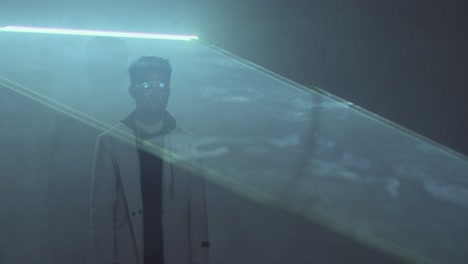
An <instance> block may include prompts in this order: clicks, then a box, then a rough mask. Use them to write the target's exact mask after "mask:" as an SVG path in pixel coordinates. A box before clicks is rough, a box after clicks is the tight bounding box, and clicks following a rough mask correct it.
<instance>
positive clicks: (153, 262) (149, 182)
mask: <svg viewBox="0 0 468 264" xmlns="http://www.w3.org/2000/svg"><path fill="white" fill-rule="evenodd" d="M139 153H140V166H141V192H142V199H143V230H144V233H143V236H144V238H143V240H144V263H145V264H163V263H164V247H163V233H162V218H161V216H162V195H161V192H162V160H161V159H160V158H158V157H155V156H153V155H151V154H149V153H148V152H146V151H144V150H139Z"/></svg>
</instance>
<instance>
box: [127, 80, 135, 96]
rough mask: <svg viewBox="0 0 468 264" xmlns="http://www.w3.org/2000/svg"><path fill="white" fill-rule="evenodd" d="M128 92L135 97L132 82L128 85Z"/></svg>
mask: <svg viewBox="0 0 468 264" xmlns="http://www.w3.org/2000/svg"><path fill="white" fill-rule="evenodd" d="M128 93H129V94H130V96H131V97H132V98H133V99H135V88H134V87H133V85H132V84H130V86H129V87H128Z"/></svg>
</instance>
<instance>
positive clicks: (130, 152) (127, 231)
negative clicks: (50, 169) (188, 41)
mask: <svg viewBox="0 0 468 264" xmlns="http://www.w3.org/2000/svg"><path fill="white" fill-rule="evenodd" d="M171 72H172V69H171V66H170V64H169V62H168V61H167V60H165V59H162V58H160V57H156V56H143V57H141V58H139V59H138V60H136V61H135V62H133V63H132V65H131V66H130V68H129V73H130V81H131V84H130V87H129V93H130V95H131V96H132V97H133V98H134V99H135V102H136V109H135V111H134V112H133V113H131V114H130V115H129V116H128V117H127V118H125V119H124V120H123V121H122V122H121V123H120V124H118V125H116V126H115V127H113V128H112V129H110V130H109V131H106V132H104V133H103V134H101V135H99V137H98V139H97V145H96V154H95V161H94V171H93V178H92V187H91V219H92V231H93V238H94V248H95V253H96V261H97V264H110V263H118V264H133V263H135V264H163V263H164V264H192V263H193V264H205V263H208V248H209V242H208V225H207V213H206V198H205V183H204V180H203V178H202V177H200V176H198V175H194V174H190V173H189V172H188V171H187V170H184V169H182V168H181V167H180V166H177V165H176V164H174V162H173V161H172V160H175V158H172V159H168V158H167V157H168V156H171V157H174V155H173V153H175V154H176V156H177V157H178V158H177V160H180V159H183V158H184V157H185V158H187V157H190V137H189V135H188V134H187V133H186V132H184V131H183V130H182V129H180V128H178V127H177V126H176V122H175V120H174V118H173V117H172V116H171V115H170V114H169V113H168V112H167V111H166V106H167V103H168V99H169V95H170V92H171V88H170V77H171ZM110 110H111V109H110ZM164 151H169V152H170V153H169V154H168V155H164V153H165V152H164ZM166 153H168V152H166Z"/></svg>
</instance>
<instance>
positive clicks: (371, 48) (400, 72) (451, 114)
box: [207, 0, 468, 154]
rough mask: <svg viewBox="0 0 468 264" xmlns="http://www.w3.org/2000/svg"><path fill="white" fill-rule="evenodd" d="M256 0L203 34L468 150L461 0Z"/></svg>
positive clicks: (466, 27) (465, 23) (466, 43)
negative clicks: (260, 0)
mask: <svg viewBox="0 0 468 264" xmlns="http://www.w3.org/2000/svg"><path fill="white" fill-rule="evenodd" d="M273 2H274V1H273ZM256 3H257V4H254V3H252V4H244V6H240V5H239V4H231V6H233V8H232V9H231V12H229V13H228V14H227V15H226V16H225V17H224V18H223V19H224V21H225V22H224V24H225V25H226V28H225V29H223V30H225V31H226V32H224V33H222V34H221V35H219V34H218V33H220V32H210V34H209V36H207V39H208V40H209V41H212V42H215V43H218V44H219V46H221V47H223V48H225V49H227V50H229V51H232V52H233V53H235V54H237V55H240V56H242V57H245V58H247V59H249V60H251V61H253V62H256V63H258V64H260V65H262V66H264V67H265V68H267V69H271V70H272V71H274V72H277V73H279V74H281V75H283V76H285V77H287V78H290V79H292V80H295V81H296V82H298V83H301V84H304V85H306V86H318V87H320V88H322V89H324V90H326V91H328V92H331V93H333V94H336V95H338V96H340V97H342V98H344V99H346V100H349V101H351V102H353V103H355V104H357V105H359V106H361V107H363V108H366V109H368V110H370V111H372V112H375V113H377V114H379V115H381V116H383V117H385V118H388V119H390V120H391V121H394V122H396V123H398V124H400V125H403V126H404V127H407V128H409V129H411V130H414V131H416V132H418V133H420V134H422V135H424V136H426V137H429V138H431V139H433V140H435V141H437V142H439V143H442V144H444V145H447V146H449V147H451V148H453V149H455V150H458V151H460V152H464V153H465V154H467V153H468V144H467V140H466V136H467V135H468V122H467V120H468V119H467V114H468V92H467V84H468V75H467V74H466V72H467V69H468V63H467V62H468V56H467V52H466V47H468V39H467V37H466V36H467V34H466V33H467V32H468V20H467V19H466V18H465V17H466V13H467V11H468V8H467V3H468V2H467V1H365V0H359V1H336V0H335V1H296V2H295V4H294V5H293V4H287V3H286V1H284V3H278V4H277V5H274V4H269V5H268V4H267V3H266V1H263V3H261V4H260V3H258V1H256ZM234 6H235V7H234Z"/></svg>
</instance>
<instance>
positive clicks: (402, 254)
mask: <svg viewBox="0 0 468 264" xmlns="http://www.w3.org/2000/svg"><path fill="white" fill-rule="evenodd" d="M0 86H3V87H5V88H6V89H9V90H11V91H13V92H15V93H17V94H20V95H22V96H25V97H27V98H29V99H31V100H33V101H35V102H37V103H39V104H41V105H45V106H46V107H49V108H51V109H53V110H55V111H57V112H60V113H63V114H65V115H67V116H68V117H70V118H73V119H75V120H77V121H79V122H82V123H83V124H86V125H88V126H91V127H93V128H96V129H98V130H99V131H101V132H103V131H106V130H108V129H110V128H111V127H112V126H110V125H108V124H106V123H104V122H101V121H99V120H98V119H96V118H94V117H92V116H89V115H87V114H85V113H82V112H80V111H78V110H76V109H73V108H71V107H69V106H67V105H65V104H62V103H60V102H58V101H55V100H53V99H50V98H48V97H46V96H44V95H42V94H40V93H38V92H35V91H33V90H31V89H29V88H27V87H25V86H22V85H20V84H18V83H16V82H13V81H11V80H9V79H7V78H5V77H2V76H0ZM112 135H113V136H115V137H117V138H118V139H120V140H123V141H125V142H127V143H134V135H133V134H130V133H128V132H126V131H123V130H115V131H114V132H113V133H112ZM142 148H143V149H144V150H145V151H148V152H149V153H151V154H153V155H156V156H158V157H160V158H162V159H163V160H164V161H166V162H173V163H175V164H176V165H178V166H181V167H182V168H184V169H186V170H188V171H189V172H191V173H192V174H194V175H196V176H198V177H204V178H206V179H207V180H209V181H210V182H211V183H214V184H216V185H219V186H221V187H223V188H225V189H227V190H229V191H231V192H233V193H236V194H238V195H240V196H242V197H245V198H247V199H248V200H251V201H254V202H256V203H258V204H260V205H263V206H268V207H271V208H276V209H280V210H283V211H287V212H289V213H292V214H295V215H298V216H300V217H303V218H304V219H306V220H308V221H311V222H315V223H317V224H319V225H321V226H323V227H325V228H327V229H329V230H332V231H334V232H336V233H338V234H341V235H344V236H346V237H349V238H351V239H352V240H354V241H356V242H358V243H361V244H364V245H366V246H367V247H369V248H373V249H376V250H377V251H380V252H383V253H388V254H390V255H392V256H394V257H397V258H398V259H400V260H402V261H404V262H409V263H424V264H433V263H435V262H434V261H433V260H431V259H428V258H427V257H425V256H422V255H420V254H418V253H415V252H413V251H411V250H408V249H406V248H404V247H401V246H399V245H398V244H396V243H393V242H390V241H388V240H385V239H383V238H380V237H378V236H376V235H373V234H371V233H369V232H366V231H362V230H352V228H349V227H347V226H346V225H344V224H343V223H341V222H339V221H337V220H335V219H333V217H332V216H329V215H326V214H323V213H319V212H316V211H313V210H311V209H308V208H294V207H293V206H291V205H289V204H287V203H285V202H283V201H280V200H278V199H275V198H274V197H273V196H271V195H270V194H267V193H265V192H262V191H260V190H258V189H256V188H253V187H250V186H248V185H246V184H243V183H241V182H239V181H235V180H233V179H232V178H230V177H228V176H226V175H224V174H222V173H220V172H217V171H215V170H212V169H209V168H206V167H204V166H201V165H200V164H198V163H196V162H194V161H189V160H187V159H185V158H184V157H183V156H181V155H178V154H177V153H174V152H171V151H169V150H166V149H163V148H161V147H159V146H157V145H155V144H153V143H149V144H147V145H144V146H142Z"/></svg>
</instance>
